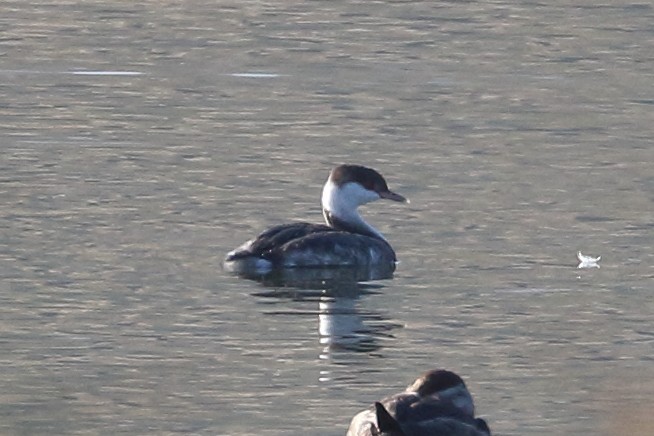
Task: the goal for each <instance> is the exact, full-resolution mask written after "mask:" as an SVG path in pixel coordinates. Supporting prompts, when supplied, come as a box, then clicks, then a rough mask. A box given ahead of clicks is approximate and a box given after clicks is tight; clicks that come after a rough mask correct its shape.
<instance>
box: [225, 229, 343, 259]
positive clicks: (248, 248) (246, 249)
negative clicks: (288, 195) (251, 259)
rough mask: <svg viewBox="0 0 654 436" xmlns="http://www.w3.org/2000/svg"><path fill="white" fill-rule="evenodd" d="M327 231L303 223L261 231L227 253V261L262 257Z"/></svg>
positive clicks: (327, 230)
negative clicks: (290, 243) (298, 240)
mask: <svg viewBox="0 0 654 436" xmlns="http://www.w3.org/2000/svg"><path fill="white" fill-rule="evenodd" d="M329 231H333V229H332V228H331V227H328V226H326V225H323V224H311V223H303V222H298V223H288V224H279V225H277V226H273V227H271V228H269V229H268V230H265V231H263V232H262V233H261V234H259V235H258V236H257V237H256V238H254V239H252V240H250V241H248V242H246V243H245V244H243V245H242V246H240V247H238V248H237V249H236V250H234V251H232V252H231V253H229V254H228V256H227V259H228V260H234V259H238V258H242V257H248V256H263V255H264V254H266V253H268V252H270V251H273V250H276V249H279V248H280V247H282V246H284V245H285V244H287V243H289V242H291V241H293V240H294V239H298V238H302V237H304V236H307V235H310V234H312V233H316V232H329Z"/></svg>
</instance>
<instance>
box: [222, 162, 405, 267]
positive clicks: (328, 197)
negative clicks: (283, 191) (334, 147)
mask: <svg viewBox="0 0 654 436" xmlns="http://www.w3.org/2000/svg"><path fill="white" fill-rule="evenodd" d="M379 199H387V200H393V201H399V202H407V199H406V198H404V197H403V196H401V195H399V194H396V193H394V192H391V191H390V190H389V189H388V185H387V184H386V181H385V180H384V178H383V177H382V176H381V174H379V173H378V172H377V171H375V170H373V169H371V168H366V167H363V166H358V165H339V166H337V167H336V168H334V169H333V170H332V171H331V173H330V175H329V179H327V182H326V183H325V186H324V187H323V190H322V213H323V216H324V218H325V221H326V223H327V225H322V224H310V223H303V222H298V223H291V224H281V225H278V226H275V227H272V228H270V229H268V230H266V231H265V232H263V233H261V234H260V235H259V236H257V237H256V238H255V239H252V240H250V241H248V242H246V243H245V244H243V245H241V246H240V247H238V248H236V249H235V250H232V251H230V252H229V253H228V254H227V257H226V258H225V262H226V265H228V266H230V265H231V269H239V270H243V269H246V270H251V269H256V270H270V269H273V268H289V267H324V266H355V265H374V264H389V263H393V264H394V263H395V262H396V261H397V258H396V256H395V252H394V251H393V248H392V247H391V246H390V244H389V243H388V241H386V239H385V238H384V236H382V234H381V233H380V232H379V231H378V230H377V229H375V228H374V227H372V226H371V225H370V224H368V223H366V222H365V221H364V220H363V218H361V216H360V215H359V213H358V212H357V207H359V206H361V205H362V204H366V203H369V202H371V201H375V200H379ZM234 264H236V265H237V267H236V268H234Z"/></svg>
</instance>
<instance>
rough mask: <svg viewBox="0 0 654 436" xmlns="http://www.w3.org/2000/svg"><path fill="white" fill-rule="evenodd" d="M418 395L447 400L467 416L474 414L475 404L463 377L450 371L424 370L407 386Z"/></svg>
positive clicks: (408, 390)
mask: <svg viewBox="0 0 654 436" xmlns="http://www.w3.org/2000/svg"><path fill="white" fill-rule="evenodd" d="M406 390H407V392H414V393H416V394H417V395H418V396H419V397H429V396H432V395H433V396H437V397H438V398H439V399H441V400H443V401H449V402H451V403H452V404H454V406H456V408H457V409H459V410H461V411H462V412H464V413H465V414H467V415H469V416H474V415H475V405H474V402H473V400H472V395H470V392H469V391H468V388H467V387H466V384H465V383H464V382H463V379H462V378H461V377H459V376H458V375H457V374H455V373H453V372H452V371H447V370H445V369H434V370H431V371H428V372H426V373H425V374H423V375H422V376H421V377H419V378H418V379H416V381H414V382H413V383H412V384H410V385H409V386H408V387H407V389H406Z"/></svg>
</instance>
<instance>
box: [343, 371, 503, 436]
mask: <svg viewBox="0 0 654 436" xmlns="http://www.w3.org/2000/svg"><path fill="white" fill-rule="evenodd" d="M381 435H385V436H402V435H405V436H428V435H429V436H490V429H489V428H488V425H487V424H486V421H484V420H483V419H481V418H475V406H474V403H473V400H472V395H470V392H469V391H468V388H467V387H466V385H465V383H464V382H463V380H462V379H461V377H459V376H458V375H457V374H455V373H453V372H451V371H447V370H443V369H439V370H432V371H429V372H427V373H426V374H424V375H423V376H422V377H420V378H418V379H417V380H416V381H415V382H413V383H412V384H411V385H409V387H407V389H406V390H405V391H404V392H401V393H399V394H395V395H392V396H390V397H387V398H384V399H383V400H381V401H379V402H375V404H374V405H373V406H371V407H370V408H368V409H366V410H364V411H362V412H359V413H358V414H357V415H356V416H355V417H354V418H352V421H351V423H350V428H349V429H348V432H347V436H381Z"/></svg>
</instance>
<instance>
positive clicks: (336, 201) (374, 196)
mask: <svg viewBox="0 0 654 436" xmlns="http://www.w3.org/2000/svg"><path fill="white" fill-rule="evenodd" d="M379 199H386V200H392V201H399V202H404V203H406V202H407V199H406V198H404V197H403V196H401V195H399V194H396V193H394V192H392V191H391V190H390V189H388V185H387V184H386V180H384V177H382V175H381V174H379V173H378V172H377V171H375V170H373V169H372V168H366V167H364V166H360V165H339V166H337V167H336V168H334V169H333V170H332V171H331V173H330V174H329V179H327V183H325V186H324V188H323V190H322V207H323V209H324V210H326V211H328V212H330V213H332V214H334V215H336V216H338V217H341V218H345V219H347V218H348V217H349V216H350V215H352V214H354V213H356V212H355V211H356V208H357V207H359V206H361V205H362V204H366V203H370V202H371V201H376V200H379Z"/></svg>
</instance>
